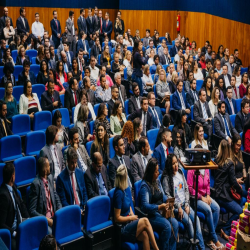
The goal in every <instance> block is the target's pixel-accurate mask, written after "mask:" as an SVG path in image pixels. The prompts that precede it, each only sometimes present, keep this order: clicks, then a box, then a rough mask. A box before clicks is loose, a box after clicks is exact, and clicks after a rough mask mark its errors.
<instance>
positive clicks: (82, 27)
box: [77, 8, 88, 39]
mask: <svg viewBox="0 0 250 250" xmlns="http://www.w3.org/2000/svg"><path fill="white" fill-rule="evenodd" d="M77 26H78V37H79V39H81V38H82V36H81V35H80V32H81V31H83V32H84V33H85V34H87V32H88V31H87V23H86V19H85V9H84V8H82V9H80V16H79V17H78V19H77Z"/></svg>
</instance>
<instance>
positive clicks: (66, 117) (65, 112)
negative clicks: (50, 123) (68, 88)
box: [52, 108, 70, 128]
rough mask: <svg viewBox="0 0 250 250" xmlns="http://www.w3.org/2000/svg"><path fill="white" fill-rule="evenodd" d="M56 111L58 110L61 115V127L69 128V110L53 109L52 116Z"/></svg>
mask: <svg viewBox="0 0 250 250" xmlns="http://www.w3.org/2000/svg"><path fill="white" fill-rule="evenodd" d="M56 110H59V111H60V113H61V115H62V125H63V126H64V127H66V128H67V127H69V125H70V118H69V110H68V109H66V108H60V109H54V110H53V111H52V116H54V114H55V112H56Z"/></svg>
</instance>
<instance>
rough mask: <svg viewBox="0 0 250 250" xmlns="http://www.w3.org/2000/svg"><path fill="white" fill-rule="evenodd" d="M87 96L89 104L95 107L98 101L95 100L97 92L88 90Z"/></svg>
mask: <svg viewBox="0 0 250 250" xmlns="http://www.w3.org/2000/svg"><path fill="white" fill-rule="evenodd" d="M87 95H88V102H90V103H91V104H92V106H93V107H94V105H95V104H96V99H95V92H94V91H93V90H92V89H89V90H87Z"/></svg>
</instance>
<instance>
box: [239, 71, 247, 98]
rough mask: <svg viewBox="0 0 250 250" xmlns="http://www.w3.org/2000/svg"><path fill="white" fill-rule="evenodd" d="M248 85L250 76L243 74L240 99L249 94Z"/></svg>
mask: <svg viewBox="0 0 250 250" xmlns="http://www.w3.org/2000/svg"><path fill="white" fill-rule="evenodd" d="M247 84H248V75H247V73H246V72H245V73H243V75H242V78H241V85H240V86H239V91H240V98H243V97H244V96H245V94H246V92H247Z"/></svg>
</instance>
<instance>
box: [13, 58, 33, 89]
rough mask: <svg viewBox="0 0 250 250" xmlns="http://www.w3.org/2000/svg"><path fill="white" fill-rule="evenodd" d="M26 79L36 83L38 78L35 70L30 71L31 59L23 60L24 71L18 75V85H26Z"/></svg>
mask: <svg viewBox="0 0 250 250" xmlns="http://www.w3.org/2000/svg"><path fill="white" fill-rule="evenodd" d="M26 81H30V82H31V83H32V85H33V84H36V78H35V74H34V72H33V71H30V61H28V60H24V62H23V71H22V72H21V73H20V74H19V75H18V82H17V85H24V84H25V82H26Z"/></svg>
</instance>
